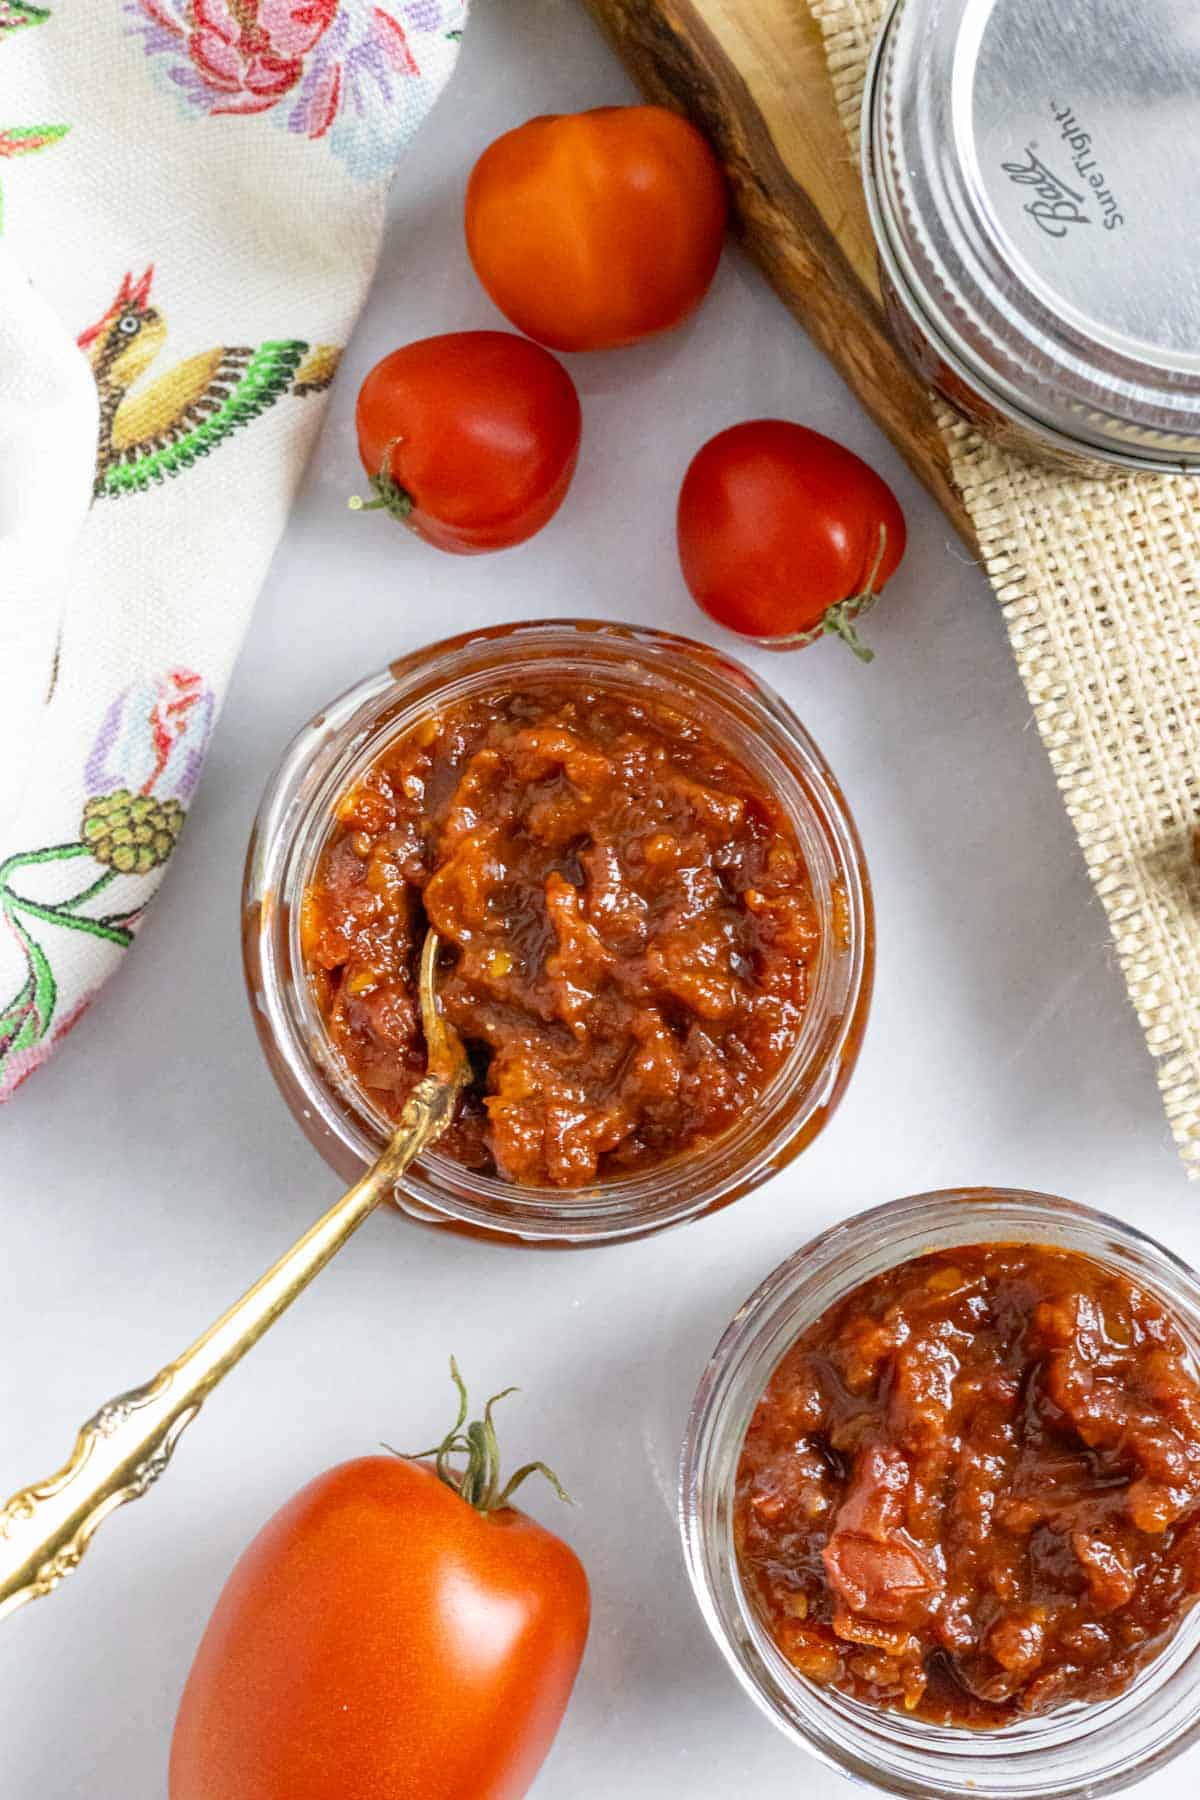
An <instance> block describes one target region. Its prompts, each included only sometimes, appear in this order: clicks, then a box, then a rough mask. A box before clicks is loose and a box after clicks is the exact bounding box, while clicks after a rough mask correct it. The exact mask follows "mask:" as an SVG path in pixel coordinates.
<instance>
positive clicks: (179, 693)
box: [83, 669, 216, 802]
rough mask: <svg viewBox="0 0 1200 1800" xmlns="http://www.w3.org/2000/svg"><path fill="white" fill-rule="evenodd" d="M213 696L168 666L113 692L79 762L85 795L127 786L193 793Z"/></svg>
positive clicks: (160, 793)
mask: <svg viewBox="0 0 1200 1800" xmlns="http://www.w3.org/2000/svg"><path fill="white" fill-rule="evenodd" d="M215 710H216V701H215V699H214V696H213V693H212V690H211V688H206V687H205V685H204V683H203V681H202V680H201V678H200V676H199V675H197V674H195V673H194V671H193V670H191V669H171V670H169V671H168V672H167V674H165V675H161V676H159V677H158V679H157V680H148V681H140V682H135V683H134V684H133V686H132V687H127V688H126V689H125V690H124V691H123V692H122V693H120V694H118V695H117V697H116V699H115V700H114V701H113V703H112V705H111V706H110V707H109V709H108V711H107V712H106V713H105V715H104V719H103V722H102V724H101V726H100V730H99V733H98V734H97V737H96V741H95V743H94V744H93V745H92V750H91V754H90V755H89V757H88V759H87V763H86V765H85V767H84V774H83V779H84V786H85V787H86V789H87V791H88V793H89V794H90V795H93V796H96V795H106V794H112V793H114V792H118V791H122V790H126V791H128V792H129V793H130V794H132V795H147V794H153V795H154V796H155V798H156V799H158V800H168V799H175V800H179V801H182V802H186V801H188V800H190V799H191V796H192V794H193V793H194V792H195V788H196V783H197V782H198V781H199V779H200V769H201V767H202V765H203V762H204V752H205V750H206V749H207V748H208V739H209V734H210V733H211V731H212V723H213V714H214V712H215Z"/></svg>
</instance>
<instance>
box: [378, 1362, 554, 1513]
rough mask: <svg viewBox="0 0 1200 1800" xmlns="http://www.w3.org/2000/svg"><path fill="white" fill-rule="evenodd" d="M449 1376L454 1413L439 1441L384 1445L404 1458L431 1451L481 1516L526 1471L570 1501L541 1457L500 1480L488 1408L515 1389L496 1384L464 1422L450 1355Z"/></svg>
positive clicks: (445, 1477)
mask: <svg viewBox="0 0 1200 1800" xmlns="http://www.w3.org/2000/svg"><path fill="white" fill-rule="evenodd" d="M450 1379H451V1380H452V1381H453V1383H454V1385H455V1387H456V1388H457V1389H458V1417H457V1418H456V1419H455V1421H454V1424H453V1426H452V1427H451V1429H450V1430H449V1431H448V1432H447V1433H446V1436H445V1437H444V1438H443V1439H442V1441H441V1443H440V1444H434V1445H432V1446H431V1447H430V1448H429V1449H428V1450H416V1451H404V1450H392V1447H391V1445H390V1444H385V1445H384V1449H385V1450H389V1451H391V1454H392V1455H393V1456H399V1457H401V1458H403V1460H404V1461H405V1462H424V1461H426V1460H427V1459H428V1458H429V1457H432V1458H433V1463H434V1469H435V1470H436V1472H437V1477H438V1480H439V1481H442V1482H444V1483H445V1484H446V1486H447V1487H449V1488H453V1489H454V1491H455V1493H456V1494H459V1495H460V1496H461V1497H462V1499H464V1500H465V1501H466V1503H467V1505H468V1506H473V1507H474V1508H475V1511H476V1512H479V1513H483V1514H484V1515H485V1516H486V1515H487V1514H488V1513H493V1512H500V1511H501V1510H502V1508H504V1507H506V1506H507V1505H508V1504H509V1502H510V1501H511V1499H512V1497H513V1495H514V1494H515V1493H516V1491H517V1489H518V1488H519V1487H520V1486H521V1484H522V1482H524V1481H527V1480H528V1479H529V1477H530V1476H531V1475H544V1476H545V1478H546V1480H547V1481H548V1482H549V1483H550V1485H551V1487H552V1488H553V1489H554V1491H555V1493H556V1494H557V1495H558V1497H559V1499H560V1500H565V1501H566V1502H567V1504H568V1505H569V1504H570V1500H571V1496H570V1495H569V1494H568V1493H567V1492H566V1489H565V1488H564V1487H563V1485H562V1482H561V1481H560V1480H559V1479H558V1476H557V1475H556V1474H555V1473H554V1470H553V1469H551V1468H549V1467H548V1466H547V1465H546V1464H545V1463H544V1462H530V1463H525V1464H523V1465H522V1467H521V1468H519V1469H518V1470H517V1471H516V1473H515V1474H514V1475H510V1476H509V1478H508V1480H507V1481H506V1482H503V1483H502V1480H501V1472H500V1471H501V1462H500V1444H499V1440H498V1439H497V1437H496V1426H495V1421H494V1420H493V1417H492V1408H493V1407H494V1406H496V1405H497V1403H498V1402H499V1401H501V1400H507V1398H508V1396H509V1395H510V1394H515V1393H517V1391H518V1390H517V1389H516V1388H515V1387H507V1388H501V1390H500V1392H499V1393H498V1394H493V1395H492V1397H491V1399H490V1400H489V1401H488V1402H487V1405H486V1406H485V1407H484V1409H483V1417H482V1418H481V1419H472V1420H471V1422H470V1423H469V1424H468V1423H467V1414H468V1412H469V1411H470V1401H469V1400H468V1398H467V1387H466V1383H465V1382H464V1380H463V1378H462V1375H461V1374H460V1373H459V1367H458V1363H457V1362H456V1361H455V1359H454V1357H451V1358H450ZM464 1428H465V1429H464ZM456 1457H466V1466H465V1467H464V1468H461V1469H456V1468H455V1466H454V1459H455V1458H456Z"/></svg>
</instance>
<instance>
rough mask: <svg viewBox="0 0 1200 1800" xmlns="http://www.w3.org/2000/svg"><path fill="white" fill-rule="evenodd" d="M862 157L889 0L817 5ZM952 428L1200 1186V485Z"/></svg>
mask: <svg viewBox="0 0 1200 1800" xmlns="http://www.w3.org/2000/svg"><path fill="white" fill-rule="evenodd" d="M808 4H809V6H810V8H811V11H812V13H813V15H814V16H815V18H816V19H817V20H818V22H819V24H820V26H821V30H822V32H823V34H824V39H825V49H826V55H827V58H828V62H829V69H830V73H831V75H832V77H833V83H834V89H835V92H836V96H837V102H838V107H839V110H840V112H841V117H842V122H843V124H844V125H845V128H846V131H847V133H848V135H849V137H850V140H851V143H852V145H853V147H854V149H855V150H856V151H857V148H858V138H859V110H860V106H861V102H862V92H863V84H864V80H865V77H866V72H867V62H868V59H869V56H870V53H871V48H872V45H873V44H874V41H875V37H876V34H877V32H878V29H879V25H880V21H881V19H882V17H883V14H884V12H885V11H886V10H887V0H808ZM939 423H940V425H941V429H942V433H943V436H944V437H945V439H946V442H947V445H948V448H949V451H950V458H951V462H952V465H953V469H954V474H955V478H956V479H957V481H958V483H959V486H960V487H961V489H962V492H963V495H964V498H965V500H966V503H967V507H968V509H969V511H970V514H971V518H972V519H973V521H974V523H975V527H976V530H977V532H978V536H979V542H980V547H981V549H982V552H983V557H984V561H985V563H986V565H987V570H988V574H989V575H990V576H991V580H992V585H993V587H994V588H995V590H996V594H997V597H998V598H999V600H1000V602H1001V605H1002V607H1003V610H1004V617H1005V619H1006V621H1007V624H1008V631H1009V636H1010V638H1011V640H1012V647H1013V651H1014V653H1015V655H1016V659H1017V666H1018V668H1019V669H1020V672H1021V677H1022V679H1023V681H1024V683H1025V686H1026V689H1027V690H1028V693H1029V698H1030V701H1031V703H1032V705H1033V710H1034V714H1035V716H1036V718H1037V723H1038V729H1039V730H1040V732H1041V734H1042V739H1043V741H1044V743H1045V745H1046V748H1047V750H1048V751H1049V753H1050V760H1051V762H1052V764H1053V765H1054V772H1055V774H1056V776H1057V778H1058V785H1059V787H1060V788H1061V790H1062V793H1063V797H1064V799H1065V801H1066V806H1067V811H1068V813H1069V814H1070V817H1071V822H1072V824H1073V825H1074V827H1075V830H1076V832H1077V834H1078V837H1079V842H1080V845H1081V847H1082V849H1083V854H1084V857H1085V859H1086V861H1087V866H1088V869H1089V871H1090V873H1091V877H1092V880H1093V881H1094V882H1095V885H1096V891H1097V893H1098V894H1099V895H1100V898H1101V900H1102V901H1103V903H1104V907H1105V911H1106V912H1107V914H1108V918H1109V922H1110V924H1111V926H1112V933H1113V940H1114V943H1115V946H1116V952H1117V956H1118V957H1119V959H1120V963H1121V968H1122V970H1123V971H1124V974H1125V980H1126V982H1127V984H1128V987H1129V994H1130V998H1131V999H1132V1001H1133V1004H1134V1006H1135V1008H1136V1009H1137V1015H1138V1018H1139V1020H1140V1021H1141V1025H1142V1029H1143V1031H1144V1032H1145V1034H1146V1042H1147V1044H1148V1045H1149V1047H1150V1052H1151V1055H1152V1056H1153V1057H1154V1058H1155V1061H1156V1065H1157V1073H1158V1082H1159V1086H1160V1088H1161V1089H1162V1095H1163V1100H1164V1103H1165V1105H1166V1109H1167V1117H1168V1118H1169V1120H1170V1123H1171V1130H1172V1132H1173V1133H1174V1136H1175V1141H1176V1143H1177V1144H1178V1145H1179V1148H1180V1151H1181V1152H1182V1155H1183V1158H1184V1161H1185V1163H1186V1164H1187V1167H1188V1173H1189V1174H1190V1175H1191V1176H1193V1178H1200V871H1198V869H1197V862H1196V854H1195V844H1196V830H1197V821H1198V820H1200V481H1197V480H1195V479H1186V480H1185V479H1184V478H1182V477H1164V476H1156V475H1125V474H1122V473H1120V472H1118V471H1116V470H1114V471H1113V473H1112V474H1111V475H1109V476H1105V477H1103V478H1099V479H1089V478H1085V477H1082V476H1078V475H1071V474H1064V473H1060V472H1057V471H1050V470H1048V469H1045V468H1039V467H1035V466H1034V465H1032V464H1030V463H1026V462H1024V461H1022V460H1020V459H1019V458H1018V457H1016V456H1014V455H1012V454H1010V453H1008V452H1006V451H1003V450H999V449H997V448H995V447H994V446H992V445H989V444H987V443H985V442H984V441H983V440H982V439H981V438H980V437H979V435H978V433H977V432H975V431H974V430H973V429H971V428H970V427H969V426H967V425H966V424H965V423H964V422H963V421H962V420H961V419H959V418H958V417H957V415H955V414H953V413H951V412H950V411H949V410H948V409H943V411H942V413H941V415H940V419H939Z"/></svg>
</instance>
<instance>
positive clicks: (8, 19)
mask: <svg viewBox="0 0 1200 1800" xmlns="http://www.w3.org/2000/svg"><path fill="white" fill-rule="evenodd" d="M49 17H50V9H49V7H46V6H31V5H30V4H29V0H0V42H2V41H3V39H4V36H5V33H6V32H9V31H19V30H20V29H21V27H22V26H23V25H44V24H45V23H46V20H47V19H48V18H49Z"/></svg>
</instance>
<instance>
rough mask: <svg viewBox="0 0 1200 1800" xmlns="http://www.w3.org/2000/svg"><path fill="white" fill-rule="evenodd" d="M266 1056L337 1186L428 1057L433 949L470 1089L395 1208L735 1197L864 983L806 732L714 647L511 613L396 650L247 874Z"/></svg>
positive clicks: (313, 763) (313, 756)
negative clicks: (397, 657)
mask: <svg viewBox="0 0 1200 1800" xmlns="http://www.w3.org/2000/svg"><path fill="white" fill-rule="evenodd" d="M245 902H246V910H245V933H244V937H245V944H246V961H247V976H248V980H249V984H250V988H251V995H252V1000H253V1004H254V1007H255V1013H256V1019H257V1021H258V1024H259V1028H260V1033H261V1035H262V1038H263V1041H264V1044H265V1047H266V1050H267V1054H268V1057H269V1060H270V1062H271V1066H272V1069H273V1071H274V1073H275V1075H276V1078H277V1080H278V1081H279V1083H280V1086H281V1088H282V1090H283V1092H284V1094H285V1096H286V1097H287V1098H288V1100H289V1102H290V1103H291V1105H292V1107H293V1110H294V1111H295V1112H296V1114H297V1117H298V1118H299V1119H300V1121H301V1123H302V1124H303V1125H304V1127H305V1129H306V1130H307V1131H308V1133H309V1135H310V1136H311V1137H312V1138H313V1140H314V1142H315V1143H316V1144H317V1145H318V1147H319V1148H320V1149H321V1150H322V1152H323V1153H324V1154H325V1155H326V1156H327V1158H328V1160H330V1162H331V1163H333V1164H334V1166H335V1167H337V1168H338V1170H339V1172H340V1173H342V1174H343V1175H346V1176H354V1175H356V1174H357V1173H359V1172H361V1170H362V1168H363V1167H364V1166H365V1165H366V1163H367V1162H369V1161H370V1160H371V1159H372V1158H373V1157H374V1156H375V1155H376V1154H377V1152H378V1148H379V1146H380V1145H381V1144H382V1142H383V1141H384V1139H385V1137H386V1135H387V1133H388V1131H389V1130H390V1129H391V1128H393V1127H394V1125H395V1123H396V1122H397V1121H398V1119H399V1117H400V1114H401V1112H402V1110H403V1107H404V1104H405V1101H406V1099H407V1096H408V1093H409V1092H410V1090H411V1088H412V1086H413V1084H414V1082H415V1081H416V1080H417V1079H418V1077H419V1075H420V1073H421V1071H422V1069H423V1066H424V1045H423V1041H422V1036H421V1030H420V1019H419V1009H418V1007H417V1002H416V983H415V976H416V966H417V960H418V958H419V954H420V947H421V942H422V940H423V938H424V935H425V933H426V931H427V930H429V929H431V928H432V929H434V930H436V931H437V933H438V936H439V940H440V942H441V945H442V955H441V965H440V968H439V976H438V987H439V995H440V1000H441V1004H442V1006H443V1008H444V1009H445V1011H446V1014H447V1017H448V1018H449V1019H450V1021H451V1022H452V1023H453V1024H454V1025H455V1027H456V1028H457V1030H458V1032H459V1034H460V1035H461V1037H462V1038H463V1040H464V1042H465V1044H466V1046H467V1048H468V1052H469V1054H470V1057H471V1062H472V1069H473V1079H472V1082H471V1085H470V1087H469V1089H468V1091H467V1093H466V1094H465V1096H464V1100H463V1103H462V1105H461V1108H460V1112H459V1116H458V1119H457V1120H456V1123H455V1125H454V1127H453V1128H452V1130H451V1131H450V1133H449V1134H448V1135H447V1137H446V1139H445V1140H444V1141H443V1142H442V1143H441V1144H439V1145H438V1147H437V1149H436V1150H435V1151H432V1152H430V1153H429V1154H428V1155H427V1156H426V1157H425V1158H423V1159H422V1162H421V1164H420V1165H419V1166H418V1167H417V1169H416V1170H415V1171H414V1172H413V1173H412V1174H411V1176H410V1177H409V1178H408V1181H407V1183H406V1187H405V1191H404V1192H403V1194H400V1195H398V1199H399V1200H400V1203H401V1204H402V1205H403V1206H404V1207H405V1208H406V1209H407V1210H409V1211H410V1212H411V1213H413V1215H414V1216H416V1217H418V1218H420V1219H422V1220H424V1221H426V1222H430V1223H438V1224H444V1225H452V1226H456V1227H458V1228H461V1229H468V1230H478V1231H484V1232H490V1233H497V1232H498V1233H500V1234H502V1235H505V1236H508V1237H511V1238H516V1239H520V1240H523V1241H532V1242H551V1243H590V1242H598V1241H599V1242H603V1241H608V1240H615V1239H621V1238H626V1237H630V1236H637V1235H640V1234H641V1233H644V1232H646V1231H650V1230H655V1229H658V1228H660V1227H662V1226H665V1225H669V1224H673V1223H676V1222H678V1221H681V1220H684V1219H688V1218H693V1217H696V1216H698V1215H699V1214H702V1213H705V1212H708V1211H710V1210H712V1209H713V1208H714V1207H717V1206H720V1205H724V1204H727V1203H728V1202H729V1201H731V1200H733V1199H735V1198H737V1196H738V1195H739V1194H742V1193H745V1192H746V1191H748V1190H749V1189H750V1188H752V1187H754V1186H757V1185H758V1184H759V1183H760V1182H761V1181H763V1180H764V1179H765V1178H766V1177H767V1176H768V1175H769V1174H770V1173H772V1172H773V1171H774V1170H775V1169H777V1168H779V1167H781V1166H782V1165H783V1164H784V1163H786V1162H787V1161H788V1160H789V1159H790V1158H791V1157H792V1156H794V1155H795V1154H796V1153H797V1152H798V1151H799V1150H800V1149H802V1148H803V1146H804V1145H805V1144H806V1143H807V1142H809V1141H810V1140H811V1138H812V1137H813V1136H814V1135H815V1133H816V1132H817V1131H818V1130H819V1129H820V1128H821V1126H822V1125H823V1123H824V1122H825V1120H826V1119H827V1118H828V1116H829V1114H830V1113H831V1111H832V1110H833V1107H834V1106H835V1105H836V1103H837V1101H838V1099H839V1097H840V1095H841V1093H842V1091H843V1089H844V1086H845V1084H846V1081H847V1080H848V1078H849V1075H850V1072H851V1070H852V1068H853V1065H854V1061H855V1058H856V1055H857V1051H858V1046H859V1042H860V1040H861V1035H862V1031H863V1026H864V1023H865V1017H866V1010H867V1004H868V999H869V993H870V985H871V969H872V937H873V925H872V915H871V901H870V890H869V885H868V882H867V877H866V870H865V866H864V863H863V858H862V853H861V850H860V848H859V844H858V840H857V837H856V834H855V831H854V827H853V824H852V822H851V820H850V817H849V814H848V812H847V810H846V807H845V803H844V801H843V800H842V798H841V795H840V792H839V790H838V787H837V785H836V783H835V781H834V779H833V777H832V775H831V774H830V772H829V770H828V768H827V767H826V765H825V763H824V761H823V760H822V758H821V756H820V753H819V752H818V751H817V749H816V747H815V746H814V745H813V744H812V742H811V740H810V739H809V738H808V736H807V734H806V733H805V731H804V730H803V727H802V726H801V725H800V724H799V721H798V720H796V719H795V718H794V716H793V715H792V714H791V712H790V711H789V710H788V709H787V708H786V707H785V706H784V705H783V703H782V702H781V701H779V700H778V699H777V698H776V697H775V696H774V695H773V694H771V693H770V692H769V691H768V690H767V689H766V688H765V687H764V686H763V685H762V684H761V683H760V682H759V681H758V680H757V679H756V678H755V677H754V676H753V675H752V674H751V673H750V672H749V671H748V670H746V669H744V668H742V667H741V666H740V665H738V664H736V663H734V662H731V661H729V660H728V659H727V658H725V657H722V656H720V655H718V654H717V653H715V652H714V651H712V650H710V649H708V648H707V647H705V646H703V645H700V644H695V643H691V642H689V641H688V640H685V639H680V638H674V637H669V636H667V635H666V634H664V633H660V632H655V631H646V630H638V629H634V628H629V627H620V626H611V625H591V624H587V623H573V622H566V623H550V624H532V625H518V626H505V627H500V628H497V629H494V630H489V631H484V632H480V633H476V634H470V635H468V636H465V637H462V638H457V639H454V640H451V641H449V642H446V643H443V644H437V645H434V646H432V647H431V648H429V649H426V650H423V651H420V652H418V653H417V654H415V655H413V656H411V657H408V658H406V659H404V660H403V661H402V662H399V663H397V664H395V665H394V666H393V667H392V668H390V669H389V670H387V671H385V672H384V673H383V674H382V675H380V676H379V677H376V678H374V679H372V680H370V681H367V682H365V683H363V684H361V685H360V686H359V687H358V688H356V689H354V690H352V691H351V692H350V693H349V694H347V695H345V696H343V698H342V699H341V700H339V701H338V702H336V703H335V704H334V705H333V706H332V707H330V708H329V709H328V710H327V711H326V712H325V713H324V714H323V715H322V716H321V717H320V718H319V719H318V720H315V721H314V722H313V723H312V725H310V726H309V727H306V729H305V731H304V732H302V733H301V734H300V736H299V737H298V738H297V739H296V740H295V742H294V743H293V745H292V746H291V748H290V749H289V751H288V752H287V754H286V755H285V757H284V760H283V762H282V764H281V765H280V768H279V770H278V771H277V773H276V775H275V777H274V779H273V781H272V783H271V785H270V787H269V789H268V792H267V795H266V797H265V799H264V802H263V806H262V810H261V812H260V815H259V821H258V825H257V828H256V834H255V838H254V842H253V844H252V848H251V853H250V857H249V859H248V867H247V880H246V892H245Z"/></svg>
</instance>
